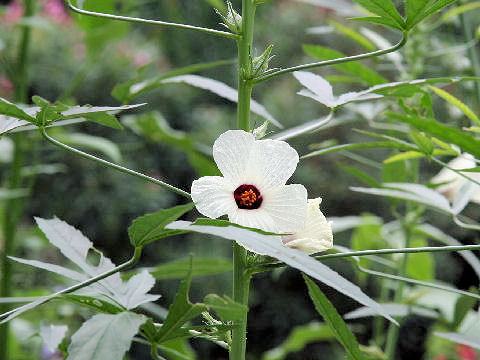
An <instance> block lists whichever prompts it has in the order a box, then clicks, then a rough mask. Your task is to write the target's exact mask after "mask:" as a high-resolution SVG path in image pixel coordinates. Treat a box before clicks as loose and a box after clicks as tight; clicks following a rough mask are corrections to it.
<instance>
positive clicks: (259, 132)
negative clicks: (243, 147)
mask: <svg viewBox="0 0 480 360" xmlns="http://www.w3.org/2000/svg"><path fill="white" fill-rule="evenodd" d="M268 124H269V121H268V120H265V122H264V123H263V124H262V125H260V126H259V127H257V128H255V129H254V130H253V136H255V139H257V140H260V139H263V138H264V137H265V135H266V133H267V128H268Z"/></svg>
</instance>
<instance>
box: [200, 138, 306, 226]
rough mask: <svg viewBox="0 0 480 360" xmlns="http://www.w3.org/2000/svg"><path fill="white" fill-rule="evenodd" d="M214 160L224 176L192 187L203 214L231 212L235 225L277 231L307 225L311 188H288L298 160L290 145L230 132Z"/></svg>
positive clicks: (215, 148) (220, 140) (215, 215)
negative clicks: (308, 199)
mask: <svg viewBox="0 0 480 360" xmlns="http://www.w3.org/2000/svg"><path fill="white" fill-rule="evenodd" d="M213 158H214V160H215V162H216V163H217V166H218V169H219V170H220V172H221V173H222V175H223V177H221V176H205V177H202V178H200V179H198V180H195V181H194V182H193V183H192V190H191V195H192V199H193V201H194V202H195V206H196V207H197V209H198V211H199V212H200V213H202V214H203V215H205V216H207V217H209V218H214V219H215V218H218V217H219V216H222V215H225V214H226V215H228V219H229V220H230V221H231V222H233V223H236V224H239V225H242V226H247V227H253V228H257V229H261V230H264V231H268V232H275V233H294V232H296V231H298V230H299V229H302V228H303V227H304V225H305V220H306V218H307V190H306V189H305V187H304V186H303V185H299V184H291V185H285V183H286V182H287V180H288V179H289V178H290V176H291V175H292V174H293V172H294V171H295V168H296V166H297V163H298V161H299V158H298V154H297V152H296V151H295V149H293V148H292V147H291V146H290V145H288V144H287V143H286V142H284V141H279V140H271V139H267V140H256V139H255V137H254V135H253V134H251V133H248V132H245V131H242V130H229V131H227V132H225V133H223V134H222V135H220V137H219V138H218V139H217V140H216V141H215V143H214V145H213Z"/></svg>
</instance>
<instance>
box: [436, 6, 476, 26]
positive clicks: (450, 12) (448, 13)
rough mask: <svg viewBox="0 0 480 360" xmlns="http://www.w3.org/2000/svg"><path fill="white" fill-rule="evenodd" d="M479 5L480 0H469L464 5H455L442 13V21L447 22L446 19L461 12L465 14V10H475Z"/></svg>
mask: <svg viewBox="0 0 480 360" xmlns="http://www.w3.org/2000/svg"><path fill="white" fill-rule="evenodd" d="M479 7H480V1H472V2H469V3H466V4H463V5H458V6H456V7H454V8H453V9H450V10H448V11H446V12H445V13H444V14H443V15H442V17H441V18H440V21H441V22H445V21H447V20H449V19H451V18H452V17H455V16H458V15H460V14H463V13H465V12H468V11H471V10H474V9H476V8H479Z"/></svg>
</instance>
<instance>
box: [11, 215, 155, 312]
mask: <svg viewBox="0 0 480 360" xmlns="http://www.w3.org/2000/svg"><path fill="white" fill-rule="evenodd" d="M35 220H36V221H37V224H38V226H39V228H40V229H41V230H42V232H43V233H44V234H45V236H46V237H47V239H48V240H49V241H50V243H51V244H52V245H54V246H55V247H57V248H58V249H59V250H60V251H61V252H62V254H63V255H65V257H67V258H68V259H69V260H71V261H72V262H73V263H74V264H75V265H77V266H78V267H79V268H80V269H81V270H82V273H80V272H78V271H73V270H70V269H65V268H63V267H61V266H58V265H53V264H48V263H43V262H39V261H35V260H24V259H17V258H13V260H18V261H20V262H22V263H24V264H27V265H31V266H35V267H39V268H41V269H44V270H48V271H52V272H55V273H58V274H60V275H63V276H67V277H70V278H72V279H73V280H76V281H83V280H85V279H87V278H89V277H94V276H97V275H100V274H103V273H104V272H106V271H109V270H112V269H113V268H114V267H115V265H114V264H113V263H112V261H111V260H110V259H109V258H107V257H105V256H103V254H101V253H100V261H99V263H98V265H97V266H94V265H91V264H89V263H88V262H87V255H88V252H89V251H90V250H91V249H93V244H92V242H91V241H90V240H89V239H88V238H86V237H85V236H84V235H83V234H82V233H81V232H80V231H79V230H77V229H75V228H74V227H73V226H70V225H69V224H67V223H66V222H64V221H61V220H59V219H58V218H53V219H50V220H46V219H41V218H36V219H35ZM154 283H155V279H154V278H153V277H152V276H151V275H150V274H149V273H148V272H147V271H143V272H141V273H139V274H136V275H135V276H133V277H132V278H130V279H129V280H128V281H127V282H124V281H123V280H122V279H121V278H120V274H118V273H115V274H113V275H111V276H109V277H107V278H106V279H103V280H100V281H99V282H97V283H95V284H92V285H90V286H89V287H88V288H87V289H89V290H90V291H91V293H89V295H90V296H95V294H100V295H102V296H103V297H102V299H104V300H105V299H115V301H116V302H117V303H118V304H119V305H120V306H123V307H124V308H125V309H133V308H135V307H137V306H139V305H140V304H143V303H145V302H150V301H155V300H156V299H158V298H159V296H158V295H150V294H147V293H148V291H150V289H151V288H152V287H153V285H154ZM105 297H106V298H105ZM45 298H48V297H45ZM43 302H45V301H42V298H41V299H39V300H38V301H37V302H33V303H32V304H31V305H30V304H27V305H25V306H24V307H23V308H24V309H25V310H28V309H30V308H33V307H34V306H36V305H38V304H41V303H43ZM109 302H111V301H109ZM29 305H30V306H29ZM21 311H22V312H23V310H21Z"/></svg>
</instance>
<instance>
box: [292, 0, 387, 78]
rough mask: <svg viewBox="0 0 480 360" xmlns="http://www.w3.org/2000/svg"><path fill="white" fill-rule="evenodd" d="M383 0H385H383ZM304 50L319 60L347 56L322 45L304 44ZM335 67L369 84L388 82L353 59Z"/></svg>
mask: <svg viewBox="0 0 480 360" xmlns="http://www.w3.org/2000/svg"><path fill="white" fill-rule="evenodd" d="M382 1H383V0H382ZM302 48H303V51H305V53H307V54H308V55H310V56H312V57H314V58H316V59H318V60H322V61H323V60H332V59H338V58H342V57H345V54H343V53H341V52H339V51H337V50H333V49H330V48H328V47H325V46H320V45H303V46H302ZM333 67H334V68H335V69H337V70H339V71H341V72H343V73H345V74H348V75H353V76H355V77H357V78H359V79H361V80H362V81H363V82H365V83H366V84H368V85H378V84H384V83H387V82H388V80H387V79H385V78H384V77H383V76H381V75H380V74H378V73H377V72H376V71H374V70H371V69H369V68H368V67H366V66H365V65H363V64H362V63H359V62H356V61H352V62H347V63H343V64H335V65H333Z"/></svg>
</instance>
